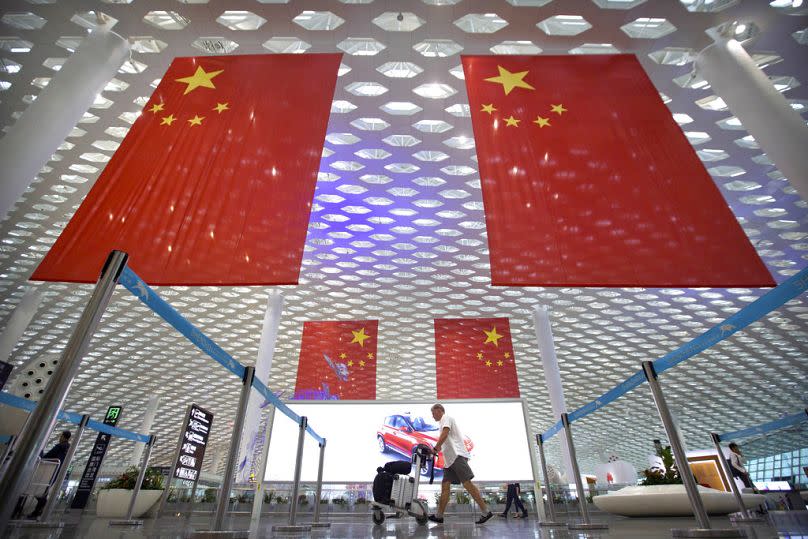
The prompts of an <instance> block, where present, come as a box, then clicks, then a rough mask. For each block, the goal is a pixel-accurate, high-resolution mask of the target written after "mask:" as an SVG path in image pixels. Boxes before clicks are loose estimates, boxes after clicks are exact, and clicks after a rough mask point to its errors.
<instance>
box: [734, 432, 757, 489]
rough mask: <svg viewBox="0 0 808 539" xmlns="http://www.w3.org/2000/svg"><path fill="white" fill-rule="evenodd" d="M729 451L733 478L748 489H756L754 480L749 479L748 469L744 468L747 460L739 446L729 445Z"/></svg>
mask: <svg viewBox="0 0 808 539" xmlns="http://www.w3.org/2000/svg"><path fill="white" fill-rule="evenodd" d="M729 451H730V453H729V469H730V470H732V477H737V478H739V479H740V480H741V481H743V484H744V486H745V487H747V488H751V489H753V488H755V485H754V484H753V483H752V479H750V477H749V472H747V471H746V467H745V466H744V463H745V462H746V458H744V456H743V453H741V449H740V448H739V447H738V444H736V443H735V442H732V443H731V444H729Z"/></svg>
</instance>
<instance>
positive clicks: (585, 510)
mask: <svg viewBox="0 0 808 539" xmlns="http://www.w3.org/2000/svg"><path fill="white" fill-rule="evenodd" d="M561 424H562V425H563V426H564V435H565V436H566V437H567V450H568V451H569V457H570V465H571V466H572V473H573V475H574V476H575V477H574V478H573V479H575V490H576V491H577V492H578V507H579V508H580V510H581V518H582V519H583V522H570V523H569V524H567V527H568V528H569V529H571V530H605V529H607V528H608V527H609V526H608V524H604V523H599V522H591V521H590V520H589V507H587V505H586V491H585V490H584V484H583V481H581V472H580V471H579V470H578V460H577V459H576V457H575V445H573V443H572V430H571V429H570V420H569V416H568V415H567V414H566V413H564V414H561Z"/></svg>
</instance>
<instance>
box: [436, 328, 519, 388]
mask: <svg viewBox="0 0 808 539" xmlns="http://www.w3.org/2000/svg"><path fill="white" fill-rule="evenodd" d="M435 364H436V371H437V386H438V399H439V400H440V399H494V398H514V397H519V380H518V379H517V377H516V363H515V360H514V356H513V343H512V342H511V327H510V324H509V323H508V319H507V318H459V319H458V318H442V319H435Z"/></svg>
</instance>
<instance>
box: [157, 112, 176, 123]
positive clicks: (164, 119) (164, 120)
mask: <svg viewBox="0 0 808 539" xmlns="http://www.w3.org/2000/svg"><path fill="white" fill-rule="evenodd" d="M174 120H176V118H175V117H174V115H173V114H169V115H168V116H163V117H162V118H161V119H160V125H171V123H172V122H173V121H174Z"/></svg>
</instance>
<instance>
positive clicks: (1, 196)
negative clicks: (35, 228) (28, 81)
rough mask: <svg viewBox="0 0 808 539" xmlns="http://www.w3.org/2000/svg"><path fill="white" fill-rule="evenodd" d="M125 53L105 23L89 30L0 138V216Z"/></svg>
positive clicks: (125, 47) (120, 40)
mask: <svg viewBox="0 0 808 539" xmlns="http://www.w3.org/2000/svg"><path fill="white" fill-rule="evenodd" d="M127 58H129V42H128V41H127V40H126V39H124V38H122V37H121V36H119V35H118V34H116V33H114V32H112V31H110V30H109V29H106V28H98V29H95V30H93V31H91V32H90V33H89V34H88V35H87V37H85V38H84V40H83V41H82V42H81V45H79V47H78V49H76V51H75V52H74V53H73V54H72V55H71V56H70V58H68V59H67V61H66V62H65V63H64V65H63V66H62V68H61V69H60V70H59V71H58V72H57V73H56V74H55V75H54V76H53V77H52V78H51V81H50V83H49V84H48V86H47V87H45V88H44V89H43V90H42V91H41V92H40V93H39V95H38V96H37V98H36V100H35V101H34V102H33V103H31V104H30V105H29V106H28V108H27V109H25V111H24V112H23V114H22V116H20V118H19V119H17V121H16V122H15V123H14V125H12V126H11V129H9V131H8V133H6V134H5V136H4V137H3V138H2V139H0V163H3V181H2V182H0V220H2V219H4V218H5V217H6V215H8V212H9V210H10V209H11V207H12V206H13V205H14V203H15V202H17V200H18V199H19V198H20V196H22V194H23V193H24V192H25V189H26V188H27V187H28V186H29V185H30V184H31V182H32V181H33V180H34V178H35V177H36V175H37V174H38V173H39V171H40V170H42V167H43V166H44V165H45V164H46V163H47V162H48V161H50V159H51V156H52V155H53V154H54V152H56V149H57V148H58V147H59V145H60V144H61V143H62V142H63V141H64V140H65V137H67V135H68V134H69V133H70V131H71V130H72V129H73V127H74V126H75V125H76V124H77V123H78V121H79V120H80V119H81V117H82V115H83V114H84V113H85V112H86V111H87V109H89V108H90V105H92V104H93V101H95V98H96V96H97V95H98V93H99V92H101V90H103V89H104V86H105V85H106V84H107V83H108V82H109V81H110V79H112V77H114V76H115V73H116V72H117V71H118V68H120V67H121V64H122V63H123V62H124V61H125V60H126V59H127Z"/></svg>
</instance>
